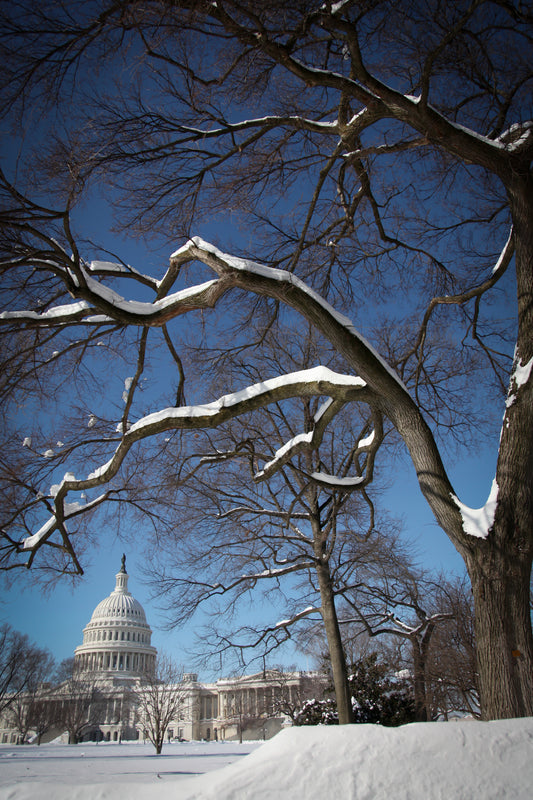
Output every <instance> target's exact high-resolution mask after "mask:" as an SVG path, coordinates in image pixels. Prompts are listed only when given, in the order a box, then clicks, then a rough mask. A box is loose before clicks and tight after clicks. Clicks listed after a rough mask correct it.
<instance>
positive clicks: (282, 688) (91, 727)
mask: <svg viewBox="0 0 533 800" xmlns="http://www.w3.org/2000/svg"><path fill="white" fill-rule="evenodd" d="M151 636H152V631H151V629H150V626H149V625H148V622H147V620H146V615H145V613H144V609H143V608H142V606H141V604H140V603H139V602H138V601H137V600H135V598H134V597H133V595H132V594H131V592H130V591H129V590H128V574H127V572H126V566H125V557H123V559H122V566H121V569H120V571H119V572H118V573H117V575H116V585H115V589H114V590H113V592H112V593H111V594H110V595H109V596H108V597H106V598H105V599H104V600H102V601H101V602H100V603H99V604H98V605H97V606H96V608H95V610H94V612H93V614H92V616H91V619H90V621H89V623H88V624H87V626H86V627H85V628H84V630H83V643H82V644H81V645H80V646H79V647H77V648H76V650H75V655H74V663H75V668H76V675H77V677H78V678H81V679H82V680H83V681H85V682H86V683H88V684H89V683H90V684H91V685H92V686H93V687H94V690H95V698H94V701H93V702H92V704H91V708H90V709H89V710H88V711H87V719H86V722H85V724H84V726H83V729H82V730H81V733H80V736H79V739H80V741H90V740H92V741H102V740H103V741H123V740H131V739H134V740H143V739H146V738H147V737H146V731H145V728H146V725H145V724H144V722H143V716H142V710H141V705H142V704H140V703H139V693H140V692H142V691H143V687H142V681H143V676H146V675H147V674H149V673H150V672H153V670H154V668H155V665H156V658H157V650H156V649H155V647H153V646H152V644H151ZM326 684H327V678H326V677H325V676H324V675H322V674H319V673H309V672H291V673H284V672H281V671H279V670H265V671H263V672H260V673H257V674H255V675H247V676H242V677H237V678H223V679H220V680H217V681H216V682H215V683H201V682H199V681H198V675H197V674H196V673H185V674H184V675H183V678H182V680H181V681H180V683H179V684H176V685H175V687H172V686H169V687H168V691H173V690H174V689H175V688H178V689H179V692H180V700H181V702H180V707H179V711H178V713H176V714H175V715H174V717H173V718H172V720H171V722H170V723H169V724H168V725H167V729H166V734H165V738H166V739H167V740H171V739H183V740H187V741H191V740H234V739H238V738H240V737H241V736H242V737H243V738H245V739H262V738H269V737H270V736H273V735H274V734H275V733H277V732H278V731H279V730H280V729H281V727H282V726H283V725H284V724H290V717H291V714H292V713H293V711H294V709H295V708H297V707H299V706H301V704H302V702H303V701H304V700H305V699H308V698H310V697H321V696H322V694H323V690H324V688H325V685H326ZM42 697H45V698H46V700H47V702H48V703H49V704H50V708H51V709H53V708H54V709H56V712H55V713H57V709H58V708H60V707H61V705H62V704H65V703H67V702H68V685H67V684H62V685H61V686H58V687H55V688H50V689H46V690H44V694H43V695H42ZM62 733H63V731H62V729H61V724H60V723H58V724H54V726H53V727H52V728H51V729H50V730H49V731H48V732H47V733H46V735H45V736H44V738H43V741H47V740H48V741H49V740H50V739H52V738H55V736H57V735H58V734H62ZM16 741H17V732H16V731H15V730H14V729H13V727H12V723H11V724H10V717H9V713H8V712H6V713H5V714H4V715H3V718H2V719H0V742H3V743H6V742H9V743H14V742H16Z"/></svg>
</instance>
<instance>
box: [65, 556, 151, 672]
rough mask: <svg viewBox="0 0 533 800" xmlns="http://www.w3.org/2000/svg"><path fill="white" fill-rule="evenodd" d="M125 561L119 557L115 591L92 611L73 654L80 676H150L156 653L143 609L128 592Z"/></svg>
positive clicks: (124, 558)
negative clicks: (82, 673) (81, 642)
mask: <svg viewBox="0 0 533 800" xmlns="http://www.w3.org/2000/svg"><path fill="white" fill-rule="evenodd" d="M128 577H129V576H128V573H127V572H126V557H125V556H122V564H121V568H120V571H119V572H118V573H117V575H116V585H115V589H114V590H113V591H112V592H111V594H110V595H109V597H106V598H105V599H104V600H102V601H101V602H100V603H98V605H97V606H96V608H95V609H94V611H93V614H92V617H91V619H90V621H89V623H88V625H87V626H86V627H85V628H84V630H83V644H81V645H80V646H79V647H77V648H76V650H75V653H74V659H75V664H76V666H77V668H78V669H79V670H80V671H82V672H90V673H96V674H97V676H98V677H102V678H104V677H105V678H117V677H120V678H136V677H140V676H141V675H143V674H145V673H147V672H153V670H154V667H155V658H156V654H157V651H156V649H155V647H152V645H151V644H150V642H151V639H152V630H151V628H150V626H149V625H148V623H147V621H146V614H145V613H144V609H143V607H142V606H141V604H140V603H139V601H138V600H136V599H135V598H134V597H133V595H132V594H131V592H130V591H128Z"/></svg>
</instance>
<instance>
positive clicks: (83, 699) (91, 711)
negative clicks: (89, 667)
mask: <svg viewBox="0 0 533 800" xmlns="http://www.w3.org/2000/svg"><path fill="white" fill-rule="evenodd" d="M57 677H58V678H59V679H60V680H61V683H60V685H59V686H58V687H57V688H56V689H55V691H54V707H55V709H56V719H55V722H56V723H57V724H58V725H60V726H62V727H64V729H65V730H66V731H67V732H68V743H69V744H78V743H79V742H80V741H81V738H82V736H83V733H84V731H87V730H89V729H90V728H91V727H92V726H93V725H95V724H97V723H98V722H99V720H100V712H101V708H102V702H103V700H102V695H101V692H100V691H99V689H98V685H97V683H96V681H95V680H94V677H93V676H91V675H88V674H87V673H84V672H82V671H81V670H79V669H77V668H76V666H75V664H74V659H73V658H67V659H65V660H64V661H62V662H61V664H60V665H59V668H58V671H57Z"/></svg>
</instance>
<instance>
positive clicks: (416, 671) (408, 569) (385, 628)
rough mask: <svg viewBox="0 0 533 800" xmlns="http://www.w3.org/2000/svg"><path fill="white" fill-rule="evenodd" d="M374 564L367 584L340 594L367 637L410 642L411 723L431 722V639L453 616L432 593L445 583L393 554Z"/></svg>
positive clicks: (440, 593)
mask: <svg viewBox="0 0 533 800" xmlns="http://www.w3.org/2000/svg"><path fill="white" fill-rule="evenodd" d="M373 566H374V574H373V575H372V577H371V578H370V581H369V582H368V584H366V585H362V584H359V585H358V586H357V587H356V588H357V591H356V592H354V593H352V594H346V595H345V601H346V603H347V605H348V606H349V607H350V609H351V610H352V611H353V612H355V614H356V617H355V620H356V621H357V622H359V625H360V630H361V631H363V632H365V633H366V634H367V635H368V636H369V637H371V638H373V637H376V636H385V637H400V638H401V639H404V640H406V641H407V642H409V647H410V650H411V658H410V664H411V672H412V680H413V690H414V699H415V713H416V719H417V720H418V721H419V722H425V721H427V720H430V719H431V709H430V707H429V706H428V694H429V691H428V689H429V687H428V661H429V654H430V651H431V647H432V643H433V637H434V635H435V633H436V630H437V628H438V627H439V626H441V625H442V624H443V623H444V622H446V621H447V620H450V619H452V617H453V611H452V610H451V608H450V607H449V605H448V606H447V607H443V604H442V603H441V602H440V603H439V602H436V597H435V596H436V594H439V595H440V596H441V597H442V594H443V591H442V590H441V586H442V584H443V583H444V579H443V578H442V577H441V578H440V580H435V579H433V578H430V577H428V576H427V575H424V574H422V573H421V571H420V570H416V569H414V568H413V567H412V566H409V565H408V563H407V559H406V558H405V557H404V558H403V559H402V561H400V562H398V560H397V558H396V557H395V554H394V553H389V557H388V558H386V559H383V560H382V561H381V563H379V561H376V562H375V563H374V565H373ZM346 622H349V620H346Z"/></svg>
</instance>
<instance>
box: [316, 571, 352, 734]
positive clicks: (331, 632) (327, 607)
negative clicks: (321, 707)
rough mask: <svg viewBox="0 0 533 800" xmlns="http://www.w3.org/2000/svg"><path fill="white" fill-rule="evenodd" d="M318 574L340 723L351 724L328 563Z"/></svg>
mask: <svg viewBox="0 0 533 800" xmlns="http://www.w3.org/2000/svg"><path fill="white" fill-rule="evenodd" d="M317 574H318V584H319V587H320V600H321V606H322V609H321V613H322V619H323V621H324V628H325V630H326V638H327V642H328V650H329V655H330V658H331V671H332V673H333V685H334V687H335V697H336V700H337V711H338V714H339V725H349V724H350V723H351V722H353V721H354V718H353V710H352V701H351V695H350V690H349V687H348V670H347V668H346V657H345V655H344V648H343V646H342V639H341V632H340V628H339V620H338V619H337V610H336V608H335V596H334V593H333V585H332V582H331V576H330V574H329V566H328V564H327V563H325V564H319V565H318V566H317Z"/></svg>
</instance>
